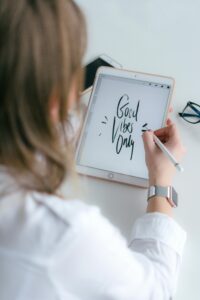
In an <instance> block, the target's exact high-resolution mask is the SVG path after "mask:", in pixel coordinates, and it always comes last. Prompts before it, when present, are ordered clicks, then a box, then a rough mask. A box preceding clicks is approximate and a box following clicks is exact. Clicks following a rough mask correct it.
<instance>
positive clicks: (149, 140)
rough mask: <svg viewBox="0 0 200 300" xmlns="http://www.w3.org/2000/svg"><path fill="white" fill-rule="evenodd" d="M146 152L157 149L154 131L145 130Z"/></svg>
mask: <svg viewBox="0 0 200 300" xmlns="http://www.w3.org/2000/svg"><path fill="white" fill-rule="evenodd" d="M142 138H143V143H144V149H145V152H151V151H153V150H154V149H155V142H154V139H153V131H145V132H144V133H143V135H142Z"/></svg>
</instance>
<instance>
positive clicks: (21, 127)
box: [0, 0, 86, 193]
mask: <svg viewBox="0 0 200 300" xmlns="http://www.w3.org/2000/svg"><path fill="white" fill-rule="evenodd" d="M85 35H86V34H85V22H84V18H83V15H82V13H81V11H80V9H79V8H78V7H77V5H76V4H75V3H74V2H73V1H72V0H67V1H64V0H17V1H16V0H1V1H0V164H2V165H4V166H6V167H8V169H9V170H10V171H11V172H12V173H14V174H15V176H16V177H17V178H19V180H20V182H21V183H22V184H23V185H24V186H25V187H26V188H28V189H32V190H36V191H40V192H45V193H54V192H55V191H56V189H57V188H58V187H59V186H60V184H61V183H62V181H63V180H64V178H65V177H66V175H68V174H69V173H70V169H71V157H70V152H71V150H70V143H69V141H68V139H67V136H66V134H65V126H66V123H67V122H69V121H68V115H67V110H68V95H69V90H70V87H71V83H72V80H73V78H74V77H75V76H76V78H77V79H80V76H79V75H80V73H81V71H80V70H81V60H82V56H83V52H84V48H85ZM77 90H78V88H77ZM55 91H56V97H57V101H58V107H59V128H56V126H55V124H54V123H53V121H52V118H51V115H50V101H51V98H52V95H54V93H55ZM77 95H78V93H77ZM64 137H65V138H64Z"/></svg>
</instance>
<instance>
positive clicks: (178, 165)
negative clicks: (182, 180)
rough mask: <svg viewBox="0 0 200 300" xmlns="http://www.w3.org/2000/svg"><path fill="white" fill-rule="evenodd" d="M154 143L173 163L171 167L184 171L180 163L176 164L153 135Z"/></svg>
mask: <svg viewBox="0 0 200 300" xmlns="http://www.w3.org/2000/svg"><path fill="white" fill-rule="evenodd" d="M153 139H154V142H155V143H156V145H157V146H158V147H159V148H160V150H162V152H163V153H164V154H165V155H166V157H168V158H169V160H170V161H171V162H172V163H173V165H174V166H175V167H176V168H177V170H178V171H180V172H183V171H184V169H183V167H182V166H181V164H180V163H178V162H177V160H176V159H175V157H174V156H173V155H172V154H171V153H170V152H169V150H168V149H167V148H166V147H165V146H164V145H163V143H162V142H161V141H160V140H159V138H157V136H156V135H155V134H154V135H153Z"/></svg>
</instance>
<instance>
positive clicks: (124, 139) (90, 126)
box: [77, 74, 171, 179]
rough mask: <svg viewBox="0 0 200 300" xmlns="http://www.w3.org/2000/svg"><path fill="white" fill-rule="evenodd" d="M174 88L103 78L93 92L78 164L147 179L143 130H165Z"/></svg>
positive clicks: (106, 75) (100, 77) (116, 77)
mask: <svg viewBox="0 0 200 300" xmlns="http://www.w3.org/2000/svg"><path fill="white" fill-rule="evenodd" d="M170 88H171V86H169V85H167V84H160V83H156V82H149V81H142V80H137V79H135V78H133V79H132V78H124V77H118V76H113V75H108V74H100V75H99V77H98V81H97V84H96V88H95V90H94V92H93V97H92V99H91V104H90V107H89V112H88V116H87V121H86V125H85V129H84V133H83V135H82V139H81V143H80V147H79V151H78V156H77V163H78V164H79V165H82V166H86V167H90V168H95V169H99V170H106V171H108V172H114V173H119V174H124V175H130V176H136V177H140V178H145V179H147V178H148V174H147V167H146V164H145V154H144V146H143V141H142V133H143V130H144V129H146V128H148V129H152V130H155V129H158V128H160V127H161V126H162V124H163V120H164V117H165V112H166V109H167V106H168V98H169V95H170Z"/></svg>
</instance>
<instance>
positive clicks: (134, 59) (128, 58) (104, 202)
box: [77, 0, 200, 300]
mask: <svg viewBox="0 0 200 300" xmlns="http://www.w3.org/2000/svg"><path fill="white" fill-rule="evenodd" d="M77 2H78V3H79V4H80V6H81V7H82V8H83V10H84V12H85V15H86V16H87V23H88V49H87V53H86V57H85V61H86V62H87V61H88V60H90V59H91V58H93V57H94V56H96V55H99V54H101V53H106V54H108V55H109V56H111V57H113V58H114V59H116V60H118V61H119V62H120V63H121V64H122V65H123V67H125V68H127V69H132V70H138V71H144V72H150V73H155V74H156V73H157V74H163V75H169V76H172V77H174V78H175V79H176V89H175V93H174V97H173V100H174V101H173V107H174V112H173V113H172V119H173V120H174V121H175V122H176V124H177V126H178V127H179V129H180V132H181V136H182V139H183V141H184V144H185V146H186V148H187V155H186V157H185V159H184V161H183V165H184V168H185V172H184V173H183V174H177V176H176V179H175V182H174V186H175V187H176V189H177V191H178V192H179V196H180V205H179V208H177V209H176V210H175V211H174V213H175V217H176V219H177V220H178V221H179V222H180V224H181V225H182V226H183V227H184V228H185V229H186V231H187V233H188V240H187V244H186V248H185V252H184V259H183V264H182V267H181V274H180V278H179V284H178V291H177V294H176V297H175V299H176V300H188V299H192V300H197V299H200V283H199V279H200V259H199V256H200V233H199V227H200V189H199V187H200V175H199V174H200V124H197V125H190V124H188V123H186V122H184V121H183V120H181V119H179V117H178V116H177V112H179V111H181V110H182V108H183V106H184V105H185V104H186V102H187V101H188V100H194V101H196V102H198V103H200V84H199V82H200V30H199V29H200V17H199V12H200V1H198V0H193V1H190V0H176V1H174V0H169V1H163V0H160V1H158V0H151V1H149V0H140V1H136V0H107V1H99V0H87V1H84V0H78V1H77ZM83 186H84V190H85V199H86V200H85V201H87V202H88V203H90V204H95V205H98V206H100V207H101V209H102V212H103V214H104V215H105V216H107V217H108V218H109V219H110V220H111V222H112V223H113V224H115V225H116V226H117V227H118V228H119V229H120V230H121V232H122V234H123V235H125V236H126V237H127V238H128V236H129V233H130V229H131V226H132V224H133V222H134V220H135V219H136V218H137V217H138V216H140V215H141V214H143V212H144V211H145V208H146V190H143V189H140V188H136V187H134V186H127V185H124V184H118V183H112V182H107V181H103V180H99V179H92V178H85V179H83Z"/></svg>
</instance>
